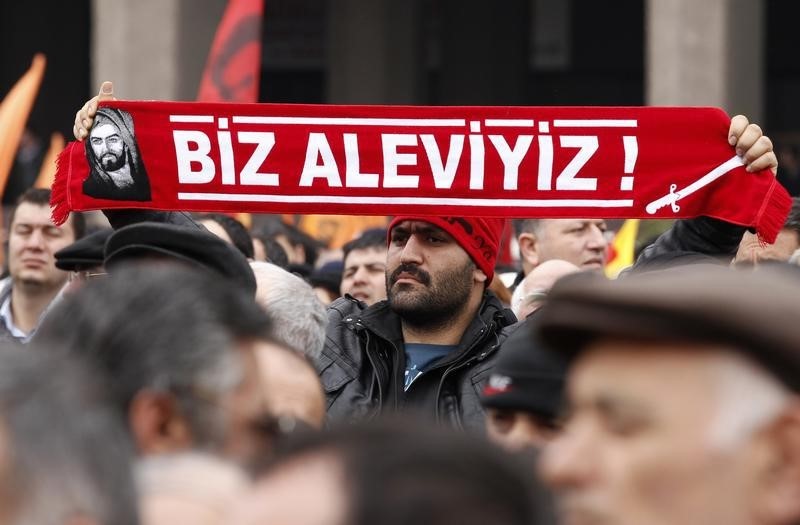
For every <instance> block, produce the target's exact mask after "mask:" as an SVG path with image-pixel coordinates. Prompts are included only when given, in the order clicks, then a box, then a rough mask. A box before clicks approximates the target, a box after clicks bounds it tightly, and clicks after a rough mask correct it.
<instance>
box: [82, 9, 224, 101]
mask: <svg viewBox="0 0 800 525" xmlns="http://www.w3.org/2000/svg"><path fill="white" fill-rule="evenodd" d="M225 5H226V1H225V0H137V1H136V2H131V1H129V0H93V1H92V19H93V24H92V53H91V56H92V90H93V91H92V93H96V90H97V89H98V88H99V86H100V83H101V82H102V81H103V80H113V81H114V87H115V92H116V93H118V95H119V96H120V97H122V98H129V99H158V100H193V99H194V98H195V96H196V94H197V87H198V85H199V81H200V75H201V74H202V69H203V67H204V65H205V59H206V57H207V56H208V50H209V48H210V46H211V40H212V39H213V37H214V33H215V31H216V27H217V24H218V23H219V20H220V17H221V15H222V11H223V10H224V8H225Z"/></svg>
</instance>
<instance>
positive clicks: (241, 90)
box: [197, 0, 264, 102]
mask: <svg viewBox="0 0 800 525" xmlns="http://www.w3.org/2000/svg"><path fill="white" fill-rule="evenodd" d="M263 16H264V0H229V1H228V7H226V8H225V13H224V14H223V15H222V21H221V22H220V24H219V27H218V28H217V34H216V36H215V37H214V43H213V44H212V45H211V52H210V53H209V54H208V60H207V61H206V68H205V70H204V71H203V79H202V80H201V81H200V91H199V92H198V94H197V100H198V102H258V79H259V76H260V75H261V20H262V18H263Z"/></svg>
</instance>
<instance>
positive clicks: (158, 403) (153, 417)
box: [128, 390, 193, 455]
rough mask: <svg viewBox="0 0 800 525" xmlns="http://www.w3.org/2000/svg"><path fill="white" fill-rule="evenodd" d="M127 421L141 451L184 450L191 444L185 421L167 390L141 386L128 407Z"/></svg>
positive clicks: (189, 431)
mask: <svg viewBox="0 0 800 525" xmlns="http://www.w3.org/2000/svg"><path fill="white" fill-rule="evenodd" d="M128 425H130V429H131V435H132V436H133V439H134V441H135V444H136V448H137V449H138V450H139V451H140V452H141V453H142V454H143V455H146V454H158V453H162V452H173V451H179V450H186V449H188V448H190V447H191V446H192V442H193V439H192V432H191V429H190V428H189V423H188V422H187V421H186V419H185V418H184V416H183V414H181V412H180V409H179V407H178V403H177V401H176V400H175V397H173V396H172V395H171V394H168V393H164V392H155V391H152V390H142V391H140V392H137V393H136V395H135V396H134V398H133V400H132V401H131V404H130V407H129V408H128Z"/></svg>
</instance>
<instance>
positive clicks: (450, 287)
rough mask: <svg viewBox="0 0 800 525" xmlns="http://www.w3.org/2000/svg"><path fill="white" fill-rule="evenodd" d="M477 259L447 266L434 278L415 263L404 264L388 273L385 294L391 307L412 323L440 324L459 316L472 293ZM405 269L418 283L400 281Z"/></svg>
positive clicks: (429, 325) (423, 326) (432, 325)
mask: <svg viewBox="0 0 800 525" xmlns="http://www.w3.org/2000/svg"><path fill="white" fill-rule="evenodd" d="M474 269H475V263H474V262H473V261H472V260H467V262H466V264H464V265H462V266H461V267H458V268H448V269H446V270H444V271H443V272H442V273H441V274H440V275H438V276H437V277H436V279H433V278H432V277H431V275H430V274H429V273H428V272H426V271H425V270H422V269H420V268H419V267H418V266H416V265H414V264H401V265H400V266H398V267H397V268H396V269H395V270H394V271H393V272H392V273H391V274H387V276H386V295H387V299H388V300H389V306H390V307H391V309H392V310H393V311H394V312H395V313H396V314H397V315H399V316H400V317H401V318H403V320H404V321H405V322H406V323H408V324H409V325H411V326H415V327H418V328H428V329H430V328H438V327H441V326H444V325H446V324H447V323H448V322H449V321H450V320H451V319H454V318H456V317H457V316H458V315H459V314H460V313H461V311H462V310H463V309H464V308H466V306H467V302H468V301H469V296H470V294H471V293H472V286H473V281H472V272H473V270H474ZM401 273H406V274H408V275H411V276H413V277H414V278H415V279H416V280H418V281H419V283H417V284H413V285H412V284H407V283H401V284H399V285H397V284H395V283H396V282H397V279H398V276H399V275H400V274H401Z"/></svg>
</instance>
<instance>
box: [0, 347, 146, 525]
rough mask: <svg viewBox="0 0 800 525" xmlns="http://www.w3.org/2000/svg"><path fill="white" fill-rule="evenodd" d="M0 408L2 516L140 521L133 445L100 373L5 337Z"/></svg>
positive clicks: (33, 520)
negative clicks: (9, 340) (93, 372)
mask: <svg viewBox="0 0 800 525" xmlns="http://www.w3.org/2000/svg"><path fill="white" fill-rule="evenodd" d="M0 407H2V408H0V443H1V445H0V465H2V467H0V471H1V472H2V475H1V477H0V508H2V509H3V514H4V517H6V518H8V521H5V520H4V521H3V523H11V524H15V525H38V524H60V523H67V522H68V521H69V520H70V518H76V517H83V518H85V519H86V520H88V522H91V523H97V524H99V525H136V524H137V523H138V512H137V498H136V491H135V488H134V481H133V474H132V470H131V462H132V458H133V447H132V445H131V442H130V440H129V438H128V435H127V432H126V431H125V424H124V422H123V420H122V418H121V417H119V414H118V413H117V412H116V411H114V410H113V408H112V407H111V406H110V403H109V402H108V399H107V395H106V390H105V385H103V384H102V383H101V381H100V380H98V378H97V377H96V376H95V375H93V374H89V373H88V372H87V370H85V369H84V368H81V367H80V366H79V363H78V362H77V360H75V359H64V358H63V356H59V355H56V354H55V353H51V352H48V351H47V350H46V349H43V348H38V349H37V351H32V350H31V349H30V348H26V349H25V350H22V349H21V348H18V347H16V346H9V344H8V343H4V344H2V345H0ZM7 498H9V499H7Z"/></svg>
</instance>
